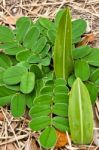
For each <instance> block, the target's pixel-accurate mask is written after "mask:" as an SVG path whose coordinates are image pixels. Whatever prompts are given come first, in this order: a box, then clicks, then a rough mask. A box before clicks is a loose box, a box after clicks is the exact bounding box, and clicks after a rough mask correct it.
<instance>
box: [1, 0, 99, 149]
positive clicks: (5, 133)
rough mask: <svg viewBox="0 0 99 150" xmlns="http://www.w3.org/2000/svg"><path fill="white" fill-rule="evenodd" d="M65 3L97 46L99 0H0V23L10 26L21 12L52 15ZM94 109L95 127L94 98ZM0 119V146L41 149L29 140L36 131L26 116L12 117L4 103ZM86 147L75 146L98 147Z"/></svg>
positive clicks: (98, 38)
mask: <svg viewBox="0 0 99 150" xmlns="http://www.w3.org/2000/svg"><path fill="white" fill-rule="evenodd" d="M67 5H68V6H70V8H71V11H72V17H73V19H77V18H84V19H85V20H86V21H87V22H88V31H91V32H93V33H94V35H95V42H94V43H93V46H94V47H99V0H0V24H7V25H9V26H10V27H13V24H14V23H15V20H16V19H17V18H19V17H20V16H22V15H25V16H29V17H31V18H32V19H33V20H35V19H37V18H38V17H48V18H51V19H53V18H54V16H55V14H56V12H57V11H58V10H59V9H61V8H63V7H66V6H67ZM94 109H95V111H94V112H95V114H96V115H95V116H97V117H95V120H96V119H97V123H96V124H97V126H96V128H95V129H98V127H99V102H98V101H97V104H96V106H95V108H94ZM25 116H26V115H25ZM0 120H1V121H0V150H23V149H25V150H41V148H38V147H37V144H36V143H35V141H36V140H32V144H31V137H32V138H34V139H37V137H38V134H37V133H35V132H33V133H31V131H30V129H29V128H28V122H29V120H28V119H27V120H26V119H25V117H23V118H20V119H19V120H15V119H14V118H13V117H12V116H11V114H10V113H9V108H7V107H6V108H1V109H0ZM95 122H96V121H95ZM98 135H99V134H98ZM98 142H99V141H98ZM98 144H99V143H98ZM27 145H28V146H27ZM29 145H32V146H30V147H31V148H28V147H29ZM77 147H78V146H77ZM88 147H89V148H88ZM88 147H87V148H86V146H82V147H81V148H78V149H83V150H86V149H90V150H96V149H97V150H98V148H99V147H98V146H97V147H95V148H93V147H92V146H91V145H90V146H88ZM67 148H68V149H69V147H67ZM67 148H64V149H67ZM61 150H62V149H61Z"/></svg>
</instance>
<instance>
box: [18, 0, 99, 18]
mask: <svg viewBox="0 0 99 150" xmlns="http://www.w3.org/2000/svg"><path fill="white" fill-rule="evenodd" d="M71 3H72V4H70V1H67V2H64V4H68V5H69V6H70V7H73V8H74V9H76V10H81V11H83V12H88V13H90V14H92V15H93V16H96V17H99V14H97V13H92V12H91V11H90V10H88V9H84V8H81V7H80V6H79V5H77V4H76V3H74V2H71ZM61 4H62V2H57V3H42V4H25V5H22V6H20V5H17V6H16V7H22V8H24V7H25V6H27V7H29V6H35V7H39V6H48V5H61ZM73 4H74V5H73ZM25 9H26V8H25ZM26 10H28V9H26ZM28 11H29V10H28Z"/></svg>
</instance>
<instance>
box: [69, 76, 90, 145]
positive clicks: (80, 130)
mask: <svg viewBox="0 0 99 150" xmlns="http://www.w3.org/2000/svg"><path fill="white" fill-rule="evenodd" d="M68 114H69V125H70V132H71V138H72V140H73V142H74V143H77V144H89V143H90V142H91V140H92V138H93V111H92V106H91V100H90V96H89V93H88V90H87V88H86V86H85V85H84V84H83V83H82V81H81V80H80V79H79V78H77V79H76V81H75V82H74V84H73V86H72V90H71V93H70V97H69V108H68Z"/></svg>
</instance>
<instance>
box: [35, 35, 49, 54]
mask: <svg viewBox="0 0 99 150" xmlns="http://www.w3.org/2000/svg"><path fill="white" fill-rule="evenodd" d="M46 43H47V38H46V37H44V36H42V37H41V38H39V39H38V40H37V41H35V43H33V44H32V45H33V46H32V51H33V52H34V53H36V54H39V53H41V52H42V50H43V49H44V47H45V46H46Z"/></svg>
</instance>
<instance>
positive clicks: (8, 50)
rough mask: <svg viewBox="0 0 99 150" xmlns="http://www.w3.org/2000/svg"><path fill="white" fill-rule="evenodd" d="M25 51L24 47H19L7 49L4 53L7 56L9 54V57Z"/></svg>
mask: <svg viewBox="0 0 99 150" xmlns="http://www.w3.org/2000/svg"><path fill="white" fill-rule="evenodd" d="M24 50H25V48H24V47H22V46H18V45H17V46H15V47H12V48H5V49H4V52H5V54H8V55H16V54H17V53H19V52H21V51H24Z"/></svg>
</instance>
